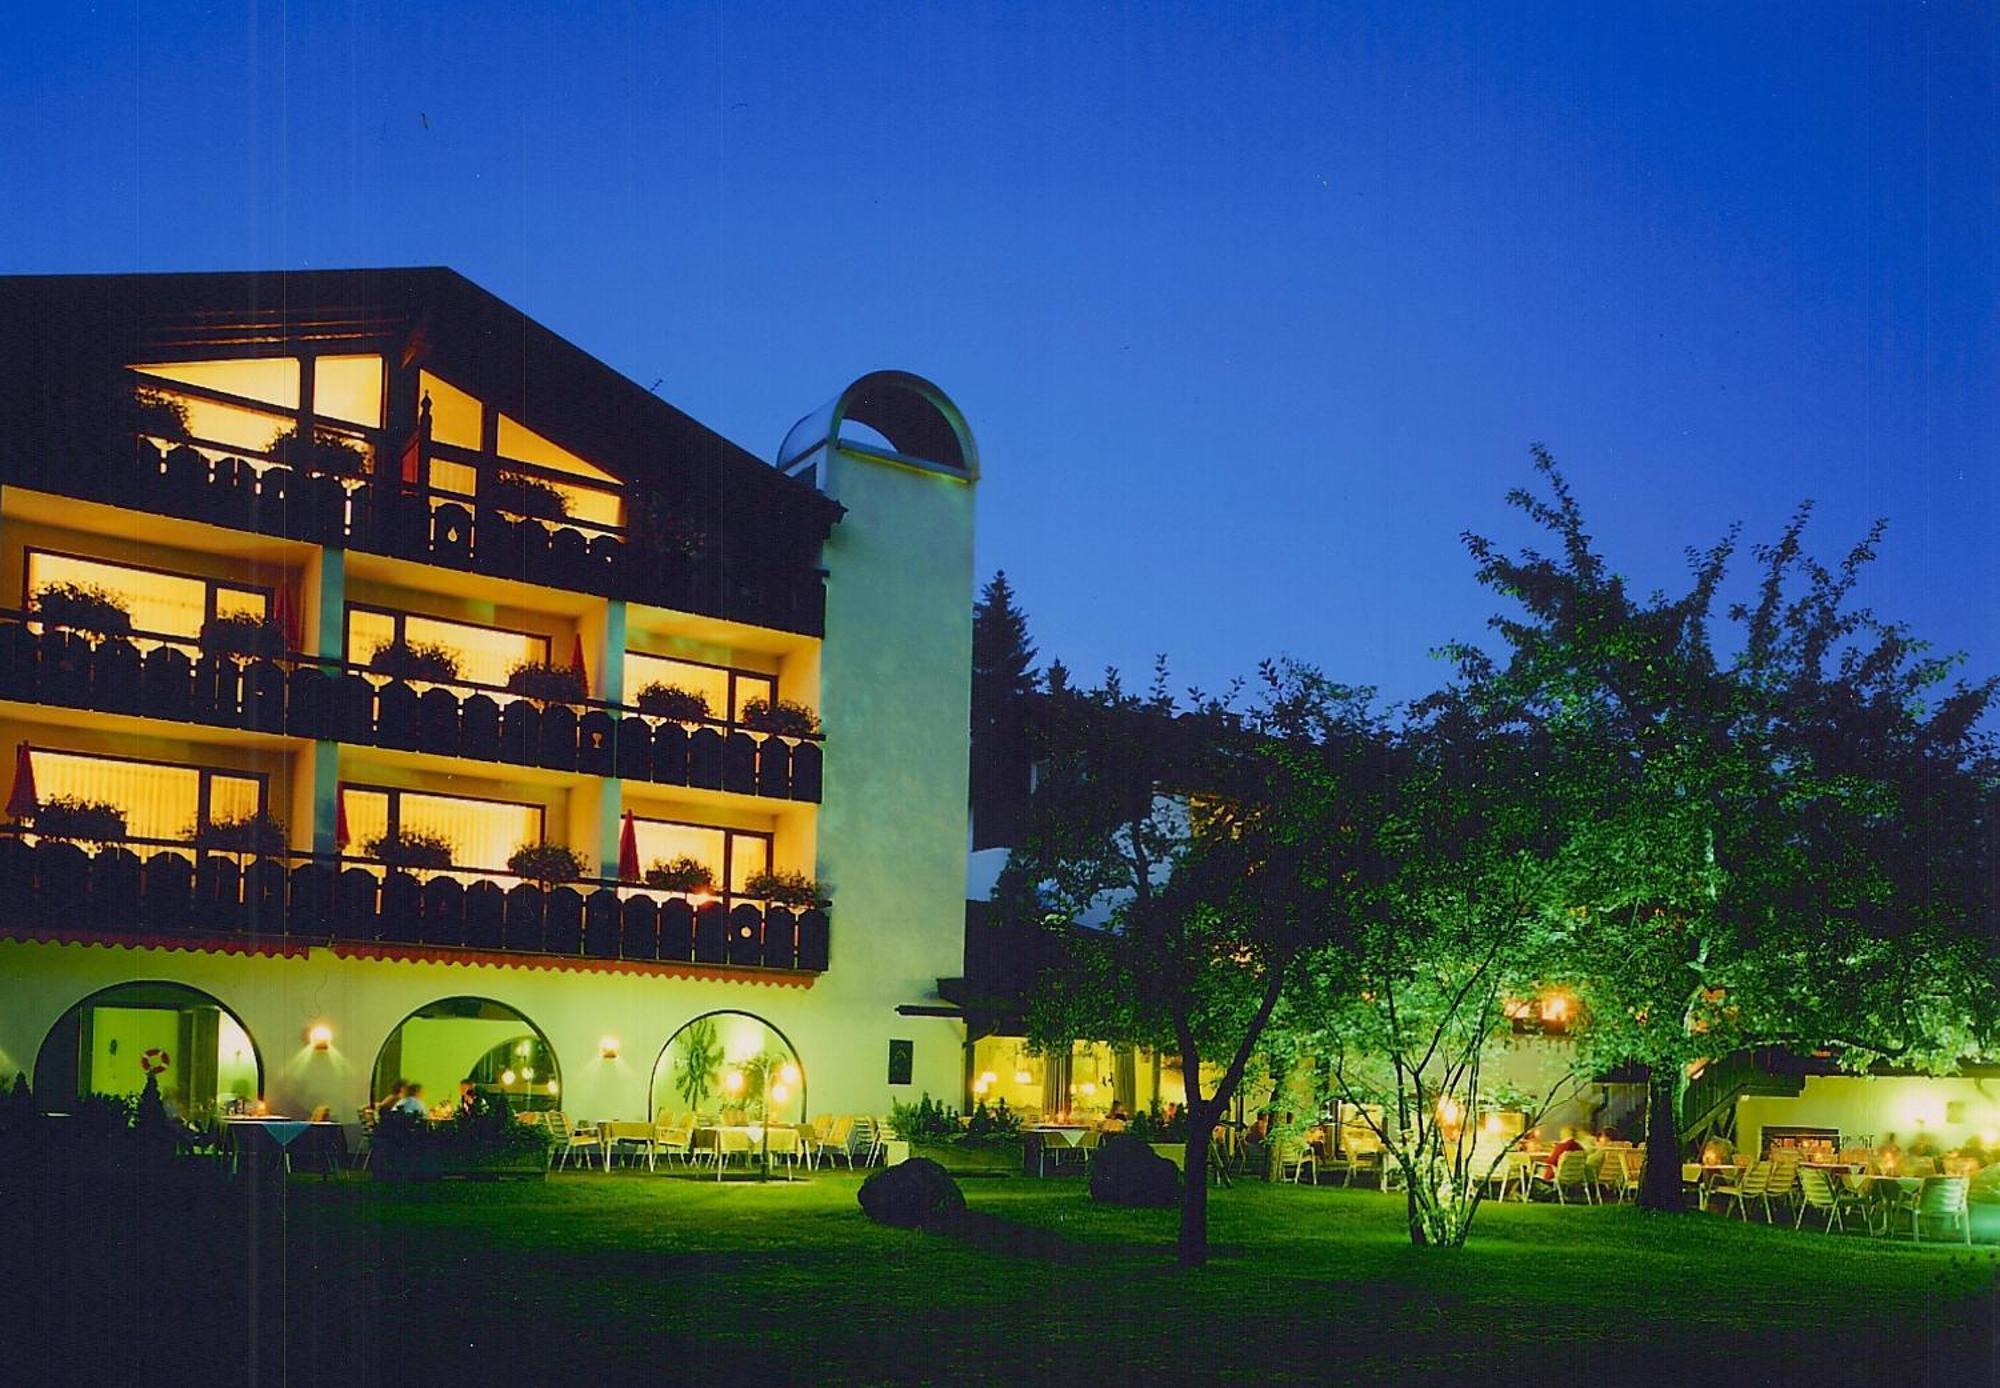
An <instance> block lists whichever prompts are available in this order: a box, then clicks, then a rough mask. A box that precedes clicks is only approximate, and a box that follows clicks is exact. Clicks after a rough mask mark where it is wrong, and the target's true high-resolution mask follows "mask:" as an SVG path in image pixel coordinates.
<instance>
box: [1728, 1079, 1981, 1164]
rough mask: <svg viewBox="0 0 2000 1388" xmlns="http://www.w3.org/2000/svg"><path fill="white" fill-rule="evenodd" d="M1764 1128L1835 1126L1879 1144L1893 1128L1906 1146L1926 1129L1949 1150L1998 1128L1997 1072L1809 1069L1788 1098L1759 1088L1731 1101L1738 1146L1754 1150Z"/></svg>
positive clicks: (1844, 1131) (1757, 1145)
mask: <svg viewBox="0 0 2000 1388" xmlns="http://www.w3.org/2000/svg"><path fill="white" fill-rule="evenodd" d="M1767 1127H1808V1128H1838V1129H1840V1131H1841V1132H1842V1133H1843V1134H1857V1135H1863V1136H1868V1137H1871V1138H1873V1140H1874V1142H1875V1143H1876V1145H1878V1146H1879V1145H1880V1144H1881V1142H1882V1141H1883V1139H1884V1138H1886V1137H1887V1136H1888V1135H1889V1134H1891V1133H1893V1134H1895V1137H1896V1141H1897V1142H1898V1143H1899V1144H1900V1145H1901V1146H1902V1147H1904V1148H1905V1149H1907V1148H1908V1147H1909V1145H1910V1142H1911V1140H1912V1139H1913V1138H1915V1137H1916V1136H1917V1135H1918V1134H1919V1133H1928V1134H1929V1135H1930V1136H1932V1137H1934V1138H1936V1139H1937V1143H1938V1146H1939V1147H1940V1148H1941V1149H1943V1150H1944V1151H1947V1152H1948V1151H1950V1150H1951V1149H1952V1148H1954V1147H1958V1146H1960V1145H1962V1144H1963V1143H1965V1142H1966V1141H1967V1140H1968V1139H1971V1138H1980V1139H1981V1141H1985V1140H1986V1137H1987V1135H1997V1134H2000V1079H1991V1080H1988V1079H1929V1078H1925V1077H1921V1076H1914V1075H1913V1076H1902V1075H1897V1076H1876V1075H1809V1076H1807V1078H1806V1087H1805V1092H1804V1093H1802V1094H1800V1095H1799V1096H1798V1097H1797V1098H1795V1099H1787V1098H1783V1097H1779V1096H1771V1095H1761V1094H1759V1095H1750V1096H1748V1097H1746V1098H1742V1099H1739V1100H1737V1102H1736V1134H1737V1145H1738V1146H1739V1147H1741V1148H1743V1149H1745V1150H1749V1151H1756V1150H1759V1149H1761V1147H1762V1146H1763V1140H1762V1133H1763V1130H1764V1129H1765V1128H1767Z"/></svg>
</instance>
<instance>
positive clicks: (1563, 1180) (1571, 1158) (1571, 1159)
mask: <svg viewBox="0 0 2000 1388" xmlns="http://www.w3.org/2000/svg"><path fill="white" fill-rule="evenodd" d="M1543 1187H1547V1188H1548V1189H1550V1190H1553V1191H1554V1192H1555V1193H1556V1203H1558V1204H1561V1205H1567V1204H1568V1203H1569V1197H1570V1194H1571V1193H1572V1192H1573V1193H1574V1194H1575V1195H1576V1197H1577V1200H1578V1202H1579V1203H1581V1204H1585V1205H1594V1204H1596V1203H1598V1202H1597V1182H1596V1181H1595V1180H1594V1179H1593V1178H1592V1175H1591V1170H1590V1153H1588V1152H1564V1153H1563V1154H1562V1156H1560V1157H1559V1158H1557V1159H1556V1169H1555V1172H1554V1174H1553V1175H1551V1174H1548V1173H1546V1172H1545V1171H1544V1170H1543V1169H1542V1166H1541V1164H1540V1163H1539V1162H1538V1163H1536V1165H1535V1167H1534V1170H1533V1172H1532V1173H1531V1174H1530V1175H1529V1177H1528V1194H1529V1196H1530V1197H1532V1196H1533V1195H1534V1193H1535V1192H1536V1191H1538V1190H1540V1189H1542V1188H1543Z"/></svg>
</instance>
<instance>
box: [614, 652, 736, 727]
mask: <svg viewBox="0 0 2000 1388" xmlns="http://www.w3.org/2000/svg"><path fill="white" fill-rule="evenodd" d="M649 684H664V685H671V686H674V687H675V688H679V689H685V690H687V691H688V692H689V693H692V694H699V695H701V696H702V698H704V699H706V700H708V716H709V717H711V718H727V717H729V672H728V671H727V670H725V669H723V668H722V667H721V666H719V665H698V664H696V663H695V662H693V661H691V660H671V659H668V658H667V657H666V656H658V655H646V654H644V653H643V652H640V651H627V652H626V653H625V700H626V702H627V703H634V702H636V701H637V699H638V697H639V691H640V690H642V689H644V688H645V687H646V686H647V685H649Z"/></svg>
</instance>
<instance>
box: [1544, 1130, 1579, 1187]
mask: <svg viewBox="0 0 2000 1388" xmlns="http://www.w3.org/2000/svg"><path fill="white" fill-rule="evenodd" d="M1582 1150H1583V1144H1582V1143H1581V1142H1578V1141H1577V1140H1576V1129H1575V1128H1564V1129H1563V1130H1562V1141H1560V1142H1558V1143H1557V1144H1556V1145H1555V1146H1553V1147H1551V1148H1549V1154H1548V1155H1547V1156H1546V1157H1544V1158H1543V1159H1542V1175H1543V1176H1545V1177H1547V1178H1548V1179H1550V1180H1554V1179H1555V1174H1556V1163H1557V1162H1559V1161H1561V1160H1562V1159H1563V1157H1564V1156H1566V1155H1567V1154H1568V1153H1571V1152H1581V1151H1582Z"/></svg>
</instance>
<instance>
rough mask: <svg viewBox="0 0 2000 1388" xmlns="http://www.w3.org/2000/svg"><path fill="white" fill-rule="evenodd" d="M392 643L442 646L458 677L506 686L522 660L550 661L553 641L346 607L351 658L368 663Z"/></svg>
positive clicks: (468, 624)
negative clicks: (379, 650) (376, 653)
mask: <svg viewBox="0 0 2000 1388" xmlns="http://www.w3.org/2000/svg"><path fill="white" fill-rule="evenodd" d="M394 641H407V642H409V643H410V644H411V645H419V646H442V647H444V648H445V649H446V650H448V651H450V652H451V654H452V655H453V657H455V658H456V659H457V661H458V673H459V676H460V677H461V678H463V679H466V680H470V681H472V682H473V683H475V684H491V685H502V684H505V683H506V682H507V672H508V671H509V670H511V669H512V668H513V667H514V666H516V665H519V664H521V663H522V662H523V661H538V662H546V661H547V660H548V658H549V638H548V637H546V636H537V635H535V634H534V633H532V632H526V631H509V630H507V629H506V628H504V627H487V626H478V625H475V624H473V623H471V622H451V621H446V620H444V619H443V618H441V617H420V616H417V615H416V614H414V613H409V612H394V611H390V610H388V609H386V608H375V607H361V606H358V605H351V606H349V607H348V609H347V658H348V660H350V661H351V662H353V663H354V664H356V665H366V664H367V663H368V662H369V660H370V659H371V658H372V657H373V656H374V654H375V652H376V651H377V650H378V649H380V648H381V647H383V646H386V645H388V644H390V643H391V642H394Z"/></svg>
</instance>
